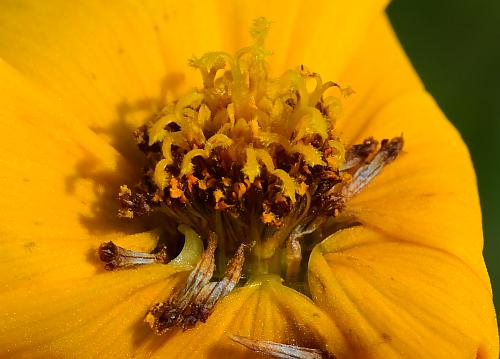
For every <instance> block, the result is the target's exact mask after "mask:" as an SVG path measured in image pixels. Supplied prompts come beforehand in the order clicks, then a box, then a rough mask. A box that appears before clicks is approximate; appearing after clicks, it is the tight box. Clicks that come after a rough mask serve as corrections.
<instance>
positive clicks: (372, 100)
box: [323, 15, 423, 144]
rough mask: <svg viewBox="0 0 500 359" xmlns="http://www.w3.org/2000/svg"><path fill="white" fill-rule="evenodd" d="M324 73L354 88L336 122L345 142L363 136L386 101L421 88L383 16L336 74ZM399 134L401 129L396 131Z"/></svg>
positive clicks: (351, 141) (374, 23) (353, 141)
mask: <svg viewBox="0 0 500 359" xmlns="http://www.w3.org/2000/svg"><path fill="white" fill-rule="evenodd" d="M325 75H326V74H325ZM325 75H323V78H328V79H330V78H332V79H333V80H335V81H337V82H339V83H340V84H342V85H344V86H350V87H352V88H353V89H354V91H355V93H354V94H352V95H351V96H349V97H348V98H344V99H343V101H342V106H343V110H344V115H343V116H341V117H340V119H339V120H338V123H337V128H338V129H339V131H340V133H341V135H342V139H343V140H344V141H346V142H347V143H348V144H353V143H357V142H360V141H362V140H363V139H364V137H365V136H367V131H366V129H365V127H366V125H367V124H369V123H370V122H371V121H372V120H373V117H374V116H375V115H376V114H377V113H378V112H379V111H380V110H381V109H382V108H383V107H384V106H385V105H386V104H388V103H390V102H391V101H393V100H394V99H396V98H398V97H400V96H404V95H405V94H407V93H410V92H415V91H420V90H422V89H423V85H422V83H421V82H420V79H419V78H418V76H417V74H416V72H415V70H414V69H413V67H412V66H411V63H410V61H409V59H408V58H407V56H406V54H405V53H404V51H403V49H402V48H401V45H400V44H399V42H398V39H397V38H396V35H395V34H394V32H393V30H392V28H391V25H390V23H389V21H388V20H387V18H386V16H385V15H380V16H379V17H378V18H377V19H376V20H375V21H374V22H373V23H372V24H371V26H370V27H369V29H368V31H367V32H366V33H365V36H364V37H363V39H362V41H360V43H359V45H358V47H357V49H356V51H355V52H354V54H353V56H352V57H351V58H350V59H349V62H348V64H347V66H346V67H345V68H344V69H343V70H342V73H341V74H340V76H338V77H325ZM403 120H404V117H403V118H402V121H403ZM420 122H422V121H420ZM399 134H401V131H399V132H396V135H399ZM390 135H391V134H384V136H390Z"/></svg>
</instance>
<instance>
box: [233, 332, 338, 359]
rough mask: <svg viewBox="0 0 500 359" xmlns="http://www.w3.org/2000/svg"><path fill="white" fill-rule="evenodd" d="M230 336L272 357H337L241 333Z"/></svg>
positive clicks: (311, 358)
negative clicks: (243, 335)
mask: <svg viewBox="0 0 500 359" xmlns="http://www.w3.org/2000/svg"><path fill="white" fill-rule="evenodd" d="M229 338H230V339H231V340H232V341H234V342H236V343H238V344H241V345H243V346H245V347H247V348H248V349H250V350H252V351H254V352H256V353H261V354H264V355H267V356H269V357H271V358H281V359H335V356H334V355H332V354H330V353H328V352H326V351H323V350H320V349H311V348H305V347H299V346H296V345H288V344H281V343H276V342H272V341H267V340H255V339H251V338H247V337H242V336H239V335H229Z"/></svg>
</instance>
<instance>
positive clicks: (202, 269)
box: [145, 232, 248, 335]
mask: <svg viewBox="0 0 500 359" xmlns="http://www.w3.org/2000/svg"><path fill="white" fill-rule="evenodd" d="M216 247H217V238H216V236H215V233H213V232H210V235H209V238H208V245H207V249H205V251H204V252H203V255H202V257H201V259H200V261H199V262H198V264H197V265H196V267H195V268H194V269H193V271H192V272H191V273H190V274H189V276H188V278H187V280H186V283H185V284H184V286H183V287H182V288H181V289H180V290H178V291H176V292H174V293H173V294H172V295H171V296H170V298H169V299H168V300H167V301H166V302H160V303H157V304H156V305H154V306H153V307H152V308H151V309H150V310H149V312H148V314H147V315H146V318H145V321H146V322H147V323H149V325H150V326H151V328H152V329H153V330H154V331H155V333H156V334H159V335H161V334H164V333H166V332H168V331H170V330H171V329H174V328H182V329H184V330H186V329H189V328H192V327H194V326H195V325H196V323H197V322H199V321H201V322H205V321H206V320H207V319H208V317H209V316H210V314H211V313H212V312H213V310H214V309H215V307H216V305H217V303H219V301H220V300H221V299H222V298H224V297H225V296H226V295H228V294H229V293H230V292H231V291H232V290H233V289H234V287H235V286H236V285H237V284H238V282H239V280H240V277H241V273H242V270H243V264H244V261H245V249H246V247H248V246H247V245H246V244H241V245H240V246H239V247H238V249H237V251H236V253H235V254H234V256H233V257H232V258H231V260H230V261H229V263H228V265H227V270H226V272H225V274H224V277H223V278H222V279H221V280H220V281H218V282H210V280H211V278H212V276H213V272H214V269H215V249H216Z"/></svg>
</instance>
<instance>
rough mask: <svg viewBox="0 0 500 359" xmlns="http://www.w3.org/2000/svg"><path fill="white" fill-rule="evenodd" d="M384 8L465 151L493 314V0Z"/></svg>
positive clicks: (496, 143)
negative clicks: (474, 180) (479, 213)
mask: <svg viewBox="0 0 500 359" xmlns="http://www.w3.org/2000/svg"><path fill="white" fill-rule="evenodd" d="M388 14H389V17H390V19H391V22H392V24H393V26H394V29H395V30H396V33H397V34H398V37H399V39H400V41H401V43H402V44H403V47H404V48H405V50H406V52H407V54H408V55H409V57H410V59H411V61H412V63H413V65H414V66H415V68H416V69H417V71H418V73H419V74H420V76H421V78H422V79H423V81H424V83H425V85H426V87H427V89H428V90H429V92H430V93H432V94H433V96H434V98H435V99H436V100H437V102H438V103H439V105H440V106H441V108H442V109H443V111H444V112H445V113H446V115H447V116H448V118H449V119H450V120H451V121H452V122H453V123H454V124H455V126H456V127H457V128H458V130H459V131H460V132H461V134H462V136H463V138H464V140H465V142H466V143H467V144H468V146H469V149H470V151H471V154H472V159H473V161H474V166H475V168H476V172H477V177H478V183H479V193H480V196H481V207H482V210H483V228H484V239H485V247H484V256H485V258H486V264H487V266H488V271H489V273H490V277H491V282H492V286H493V291H494V299H495V306H496V308H497V312H499V313H500V241H499V235H500V218H499V214H500V181H499V174H500V1H499V0H439V1H436V0H394V1H393V2H392V4H391V5H390V6H389V8H388ZM498 317H499V318H500V315H498Z"/></svg>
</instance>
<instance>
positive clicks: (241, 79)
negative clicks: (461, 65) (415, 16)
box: [0, 1, 498, 358]
mask: <svg viewBox="0 0 500 359" xmlns="http://www.w3.org/2000/svg"><path fill="white" fill-rule="evenodd" d="M236 4H237V5H236ZM192 5H193V6H189V5H188V4H182V5H181V4H167V3H163V2H157V1H151V2H148V3H135V2H127V3H124V2H106V3H98V2H95V3H94V2H92V1H91V2H85V3H81V4H80V3H77V4H71V6H69V5H67V4H66V3H65V2H57V1H56V2H55V3H54V4H52V5H51V6H48V5H47V4H45V3H44V4H43V5H40V4H38V3H35V2H33V3H30V2H27V3H26V4H23V5H19V4H13V5H9V4H7V3H6V4H3V5H1V6H3V7H5V9H3V10H2V11H0V17H1V19H0V23H1V24H2V25H1V26H2V32H1V33H2V35H0V56H1V57H2V59H4V60H2V62H0V77H1V78H2V82H1V83H2V84H3V85H2V87H1V88H2V90H1V91H2V97H1V100H0V101H2V106H0V120H2V121H3V122H4V123H5V125H6V126H4V128H5V129H8V130H9V131H8V132H7V131H5V132H4V136H2V141H0V143H1V145H0V146H1V151H0V153H1V157H0V158H1V159H2V163H3V164H4V166H5V171H4V173H5V175H4V176H3V182H2V184H3V185H2V188H3V190H2V196H0V197H1V201H2V208H3V209H4V211H3V214H1V215H0V222H1V225H0V230H1V234H2V238H3V239H2V241H1V242H0V243H1V248H2V251H1V253H2V255H1V257H0V258H2V261H1V262H2V273H4V275H3V276H2V288H3V294H2V298H1V299H0V302H1V304H2V307H3V308H4V309H3V311H2V313H3V314H1V319H2V321H1V323H2V324H1V325H0V338H1V339H0V343H1V344H0V349H1V351H2V355H4V356H6V355H11V356H40V357H46V356H55V357H67V356H96V355H101V356H120V357H123V356H135V357H141V356H168V357H193V356H196V357H221V356H223V357H226V356H229V355H231V356H235V357H252V356H254V355H258V354H257V353H265V354H267V355H269V356H275V357H302V358H320V357H328V356H335V357H338V358H355V357H371V358H387V357H405V358H406V357H408V358H412V357H415V358H421V357H436V358H442V357H457V358H460V357H463V358H494V357H496V356H497V355H498V334H497V329H496V320H495V314H494V309H493V307H492V302H491V289H490V287H489V280H488V276H487V273H486V271H485V267H484V262H483V259H482V256H481V248H482V233H481V223H480V209H479V206H478V199H477V193H476V188H475V179H474V173H473V170H472V166H471V163H470V159H469V157H468V153H467V150H466V148H465V146H464V145H463V143H462V141H461V139H460V137H459V136H458V134H457V133H456V131H455V130H454V129H453V128H452V127H451V126H450V125H449V123H448V122H447V120H446V119H445V118H444V117H443V116H442V114H441V113H440V111H439V109H438V108H437V106H436V105H435V103H434V102H433V101H432V99H431V98H430V97H429V96H428V95H427V94H426V93H425V91H424V90H423V89H422V85H421V84H420V82H419V80H418V79H417V77H416V76H415V74H414V72H413V70H412V69H411V67H410V66H409V63H408V61H407V59H406V58H405V57H404V54H403V53H402V51H401V50H400V48H399V45H398V44H397V41H396V40H395V39H394V35H393V34H392V32H391V30H390V27H389V25H388V24H387V21H386V19H385V16H384V15H383V4H382V3H379V2H375V1H373V2H372V1H367V2H366V4H364V5H363V6H360V5H359V4H352V3H342V2H336V1H334V2H325V3H320V2H317V3H316V2H305V3H291V4H289V5H288V6H286V7H283V6H282V5H281V4H266V6H259V4H253V3H252V5H251V6H250V5H248V8H245V7H247V4H246V3H239V2H238V3H234V4H233V3H231V4H229V3H227V4H224V3H222V2H203V3H197V4H196V5H195V4H192ZM220 14H223V16H220ZM260 15H264V16H266V17H265V18H263V17H259V16H260ZM253 18H255V19H257V20H256V21H255V22H254V24H253V26H252V28H251V31H250V37H251V39H248V41H247V40H245V39H244V36H243V35H241V34H242V32H241V31H243V29H244V28H245V27H246V26H247V25H249V24H250V21H251V19H253ZM267 18H268V19H272V20H273V23H272V26H273V28H274V30H273V31H272V32H269V28H270V25H271V24H270V22H269V21H267V20H266V19H267ZM48 19H49V20H48ZM67 19H70V20H69V21H68V20H67ZM293 19H296V21H295V20H293ZM248 43H250V44H251V45H250V46H249V47H244V48H243V49H242V50H237V49H238V48H240V47H241V46H244V45H245V44H248ZM217 49H222V50H223V51H224V52H216V53H214V52H207V51H213V50H217ZM267 49H270V50H272V51H273V53H274V54H273V55H272V56H271V54H270V52H269V51H268V50H267ZM192 53H197V54H204V53H205V55H201V56H200V57H194V58H193V57H192V58H191V60H190V62H189V65H190V66H191V67H192V68H193V67H194V68H195V69H196V70H198V72H199V73H201V76H202V83H201V84H200V83H199V82H196V81H195V80H194V75H195V71H192V70H190V69H188V68H187V66H184V65H182V64H184V62H183V61H184V60H185V59H186V58H188V57H189V56H190V55H191V54H192ZM232 53H234V54H235V55H228V54H232ZM268 61H269V65H267V62H268ZM302 63H305V64H307V65H308V66H309V68H311V69H313V70H314V72H313V70H308V69H307V68H306V67H304V66H301V65H300V64H302ZM290 69H291V70H290ZM319 74H321V76H320V75H319ZM182 77H184V82H183V83H184V84H186V85H187V86H183V85H182V84H181V83H182V81H181V80H182V79H181V78H182ZM327 80H331V81H335V82H330V81H327ZM179 84H180V85H179ZM344 84H349V85H351V86H352V88H353V89H355V91H356V93H355V94H352V90H350V88H349V87H348V86H347V85H344ZM349 94H351V96H347V95H349ZM134 130H135V142H136V144H138V145H139V148H140V149H141V151H142V154H141V153H139V152H134V150H133V148H134V145H133V143H132V142H133V136H132V132H133V131H134ZM401 133H403V134H404V147H403V139H402V137H401ZM384 139H385V140H384ZM396 157H397V158H396ZM144 158H145V160H144ZM141 169H143V172H141ZM117 192H119V193H118V197H119V198H118V201H117V200H116V195H117ZM118 204H119V208H118ZM116 213H119V214H120V217H122V218H116V217H117V216H116ZM123 217H125V218H123ZM102 262H104V265H103V263H102ZM155 334H159V335H155ZM280 355H281V356H280Z"/></svg>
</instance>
